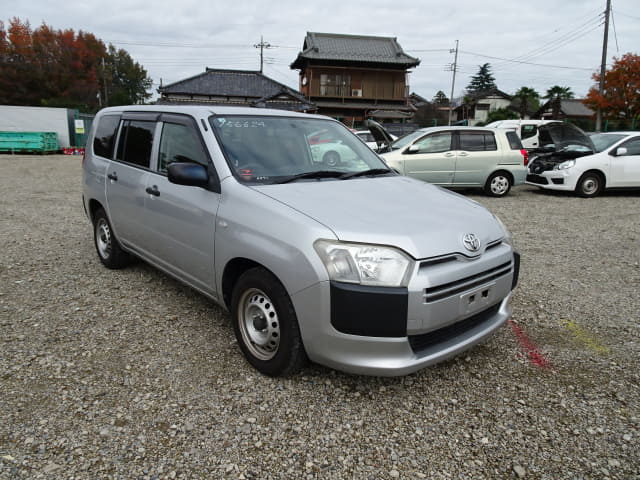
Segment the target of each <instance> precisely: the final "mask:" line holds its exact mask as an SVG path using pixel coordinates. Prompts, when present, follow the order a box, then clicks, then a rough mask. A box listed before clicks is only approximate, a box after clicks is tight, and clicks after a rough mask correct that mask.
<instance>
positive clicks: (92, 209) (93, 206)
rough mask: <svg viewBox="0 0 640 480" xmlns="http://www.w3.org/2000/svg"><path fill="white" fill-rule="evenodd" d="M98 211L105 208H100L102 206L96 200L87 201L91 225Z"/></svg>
mask: <svg viewBox="0 0 640 480" xmlns="http://www.w3.org/2000/svg"><path fill="white" fill-rule="evenodd" d="M100 209H103V210H105V208H104V207H103V206H102V204H101V203H100V202H99V201H98V200H96V199H95V198H92V199H90V200H89V219H90V220H91V223H93V221H94V219H95V216H96V212H97V211H98V210H100ZM105 212H106V210H105Z"/></svg>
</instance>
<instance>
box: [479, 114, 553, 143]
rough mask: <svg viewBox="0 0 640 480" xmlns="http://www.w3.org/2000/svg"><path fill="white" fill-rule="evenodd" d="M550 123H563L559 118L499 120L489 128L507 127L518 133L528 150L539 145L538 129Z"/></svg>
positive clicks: (490, 124)
mask: <svg viewBox="0 0 640 480" xmlns="http://www.w3.org/2000/svg"><path fill="white" fill-rule="evenodd" d="M550 123H562V122H560V121H559V120H497V121H495V122H491V123H488V124H487V125H485V127H488V128H507V129H509V130H513V131H514V132H516V133H517V134H518V137H520V140H521V141H522V146H523V147H524V148H526V149H527V150H532V149H535V148H538V147H539V138H538V130H539V128H540V127H541V126H542V125H548V124H550Z"/></svg>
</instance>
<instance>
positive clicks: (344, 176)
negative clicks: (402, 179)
mask: <svg viewBox="0 0 640 480" xmlns="http://www.w3.org/2000/svg"><path fill="white" fill-rule="evenodd" d="M387 173H393V170H390V169H388V168H372V169H370V170H363V171H362V172H351V173H343V174H342V175H341V176H340V179H341V180H347V179H349V178H355V177H364V176H365V175H385V174H387Z"/></svg>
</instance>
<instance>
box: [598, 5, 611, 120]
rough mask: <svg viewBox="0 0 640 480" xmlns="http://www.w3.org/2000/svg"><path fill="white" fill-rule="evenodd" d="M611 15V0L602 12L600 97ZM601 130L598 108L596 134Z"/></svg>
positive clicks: (605, 69) (605, 65)
mask: <svg viewBox="0 0 640 480" xmlns="http://www.w3.org/2000/svg"><path fill="white" fill-rule="evenodd" d="M610 14H611V0H607V8H606V9H605V11H604V39H603V40H602V62H600V85H599V88H598V93H599V94H600V97H602V94H603V93H604V76H605V74H606V73H607V43H608V41H609V15H610ZM601 128H602V109H601V108H600V107H598V110H597V112H596V132H599V131H600V130H601Z"/></svg>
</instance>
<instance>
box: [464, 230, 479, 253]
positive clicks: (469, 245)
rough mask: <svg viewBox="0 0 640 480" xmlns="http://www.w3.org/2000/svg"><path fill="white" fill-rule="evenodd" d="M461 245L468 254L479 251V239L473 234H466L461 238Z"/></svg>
mask: <svg viewBox="0 0 640 480" xmlns="http://www.w3.org/2000/svg"><path fill="white" fill-rule="evenodd" d="M462 244H463V245H464V248H466V249H467V250H469V251H470V252H477V251H478V250H480V239H479V238H478V237H476V235H475V234H473V233H467V234H466V235H465V236H464V237H462Z"/></svg>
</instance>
